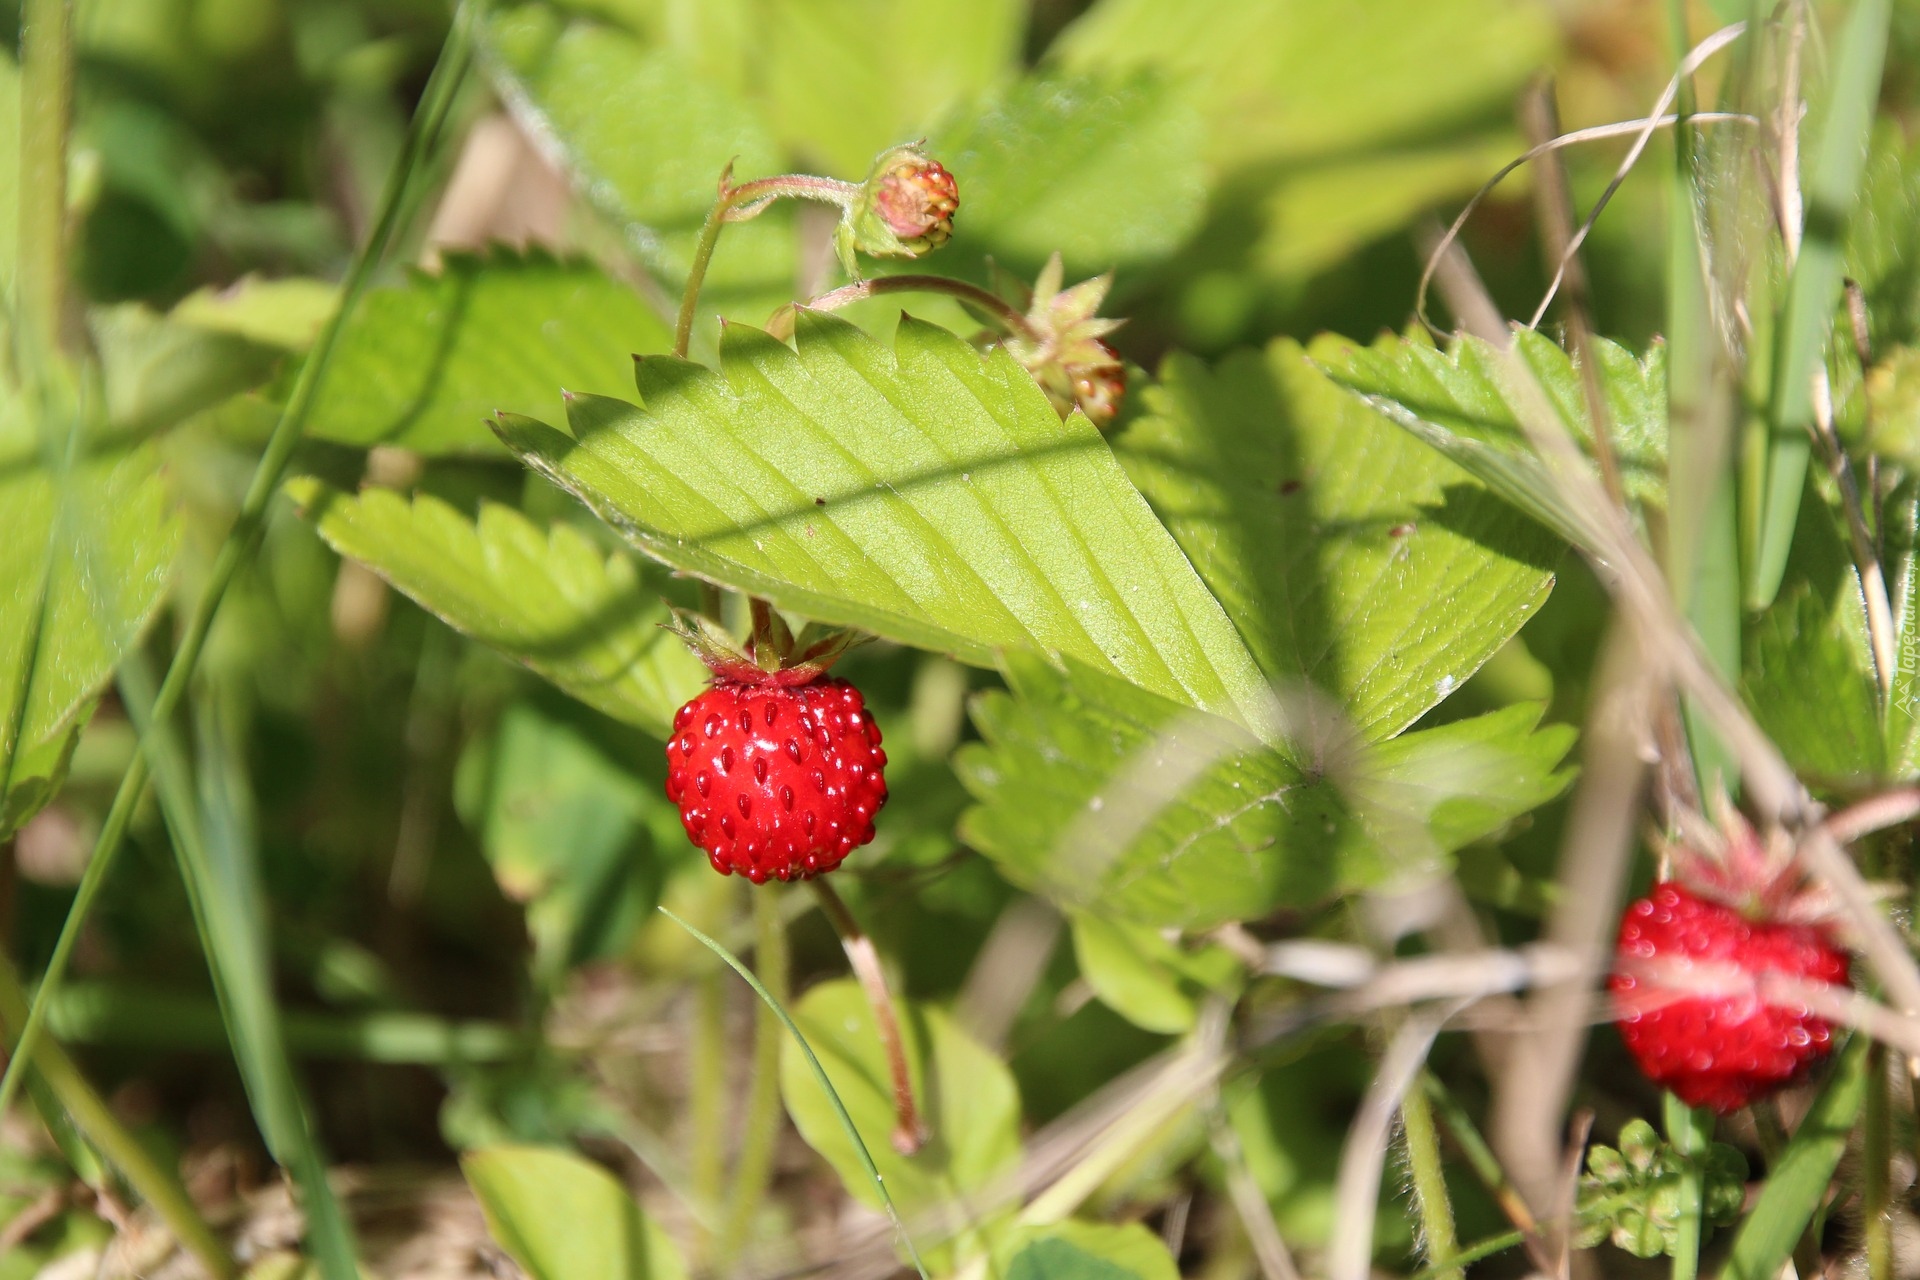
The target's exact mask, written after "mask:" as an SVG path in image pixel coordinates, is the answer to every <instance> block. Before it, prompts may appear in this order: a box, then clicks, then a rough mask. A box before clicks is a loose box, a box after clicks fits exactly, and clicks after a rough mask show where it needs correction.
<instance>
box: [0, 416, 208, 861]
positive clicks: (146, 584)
mask: <svg viewBox="0 0 1920 1280" xmlns="http://www.w3.org/2000/svg"><path fill="white" fill-rule="evenodd" d="M26 412H27V411H26V406H25V405H23V404H21V403H20V402H19V401H18V400H16V399H14V397H13V394H12V392H11V390H10V389H9V388H7V387H6V385H5V383H4V382H3V381H0V512H5V513H6V530H7V532H6V536H4V537H0V583H5V584H7V589H6V590H5V591H0V765H6V766H7V773H8V774H9V775H10V777H11V785H9V786H8V787H7V792H8V794H7V795H6V796H5V797H4V799H3V801H0V837H4V835H5V834H6V832H7V830H8V829H9V827H10V826H11V825H15V824H18V823H20V822H24V821H25V820H26V819H27V818H28V817H29V816H31V814H32V811H33V810H34V809H37V808H38V807H39V806H40V805H42V804H44V803H46V801H47V800H48V799H50V798H51V797H52V793H53V790H54V788H55V786H56V785H57V784H58V782H59V779H60V777H61V776H62V775H63V774H64V772H65V764H66V759H67V756H68V754H69V753H70V752H71V751H72V749H73V744H74V734H75V733H77V731H78V727H79V725H80V724H81V723H82V722H83V721H84V720H85V718H86V716H87V714H88V712H89V711H90V709H91V707H92V705H93V700H94V697H95V695H96V694H98V693H99V691H100V689H101V687H102V686H103V685H105V684H106V682H107V681H108V680H109V679H111V678H112V676H113V672H114V669H115V668H116V667H118V666H119V665H120V660H121V658H122V657H123V656H124V655H125V654H126V652H127V651H128V649H130V648H131V647H132V646H133V645H134V643H135V642H136V641H137V640H138V639H139V636H140V633H141V632H142V631H143V630H144V629H145V627H146V625H147V622H148V621H149V619H151V618H152V617H153V614H154V612H155V610H157V609H158V608H159V607H160V602H161V600H162V599H163V598H164V596H165V594H166V589H167V580H168V577H169V575H170V573H171V571H172V567H173V560H174V556H175V553H176V552H177V550H178V548H179V545H180V525H179V522H178V520H177V519H176V518H175V516H174V511H173V502H172V497H171V495H170V494H169V492H168V488H167V484H166V480H165V478H164V477H163V475H162V474H161V470H160V458H159V455H158V453H157V451H156V450H155V449H154V447H153V446H152V444H150V443H141V442H139V441H135V440H131V439H128V438H126V437H118V438H106V439H101V440H97V441H91V442H87V443H86V444H84V445H83V446H82V450H83V452H82V453H81V456H79V457H77V458H75V459H73V460H71V461H70V462H67V461H62V462H60V463H59V464H58V466H57V467H56V466H52V465H48V463H47V461H46V459H44V458H42V457H41V456H40V455H39V451H38V446H37V444H36V434H37V433H36V431H35V429H34V426H33V424H32V423H31V422H30V421H29V420H28V418H27V416H26ZM43 587H44V590H43ZM23 698H24V705H23V704H22V699H23ZM15 725H18V737H17V742H16V743H15V759H14V760H13V761H8V760H7V759H6V756H7V751H6V747H7V741H8V737H9V735H12V734H13V733H14V731H15V730H14V726H15ZM22 784H24V789H23V786H22Z"/></svg>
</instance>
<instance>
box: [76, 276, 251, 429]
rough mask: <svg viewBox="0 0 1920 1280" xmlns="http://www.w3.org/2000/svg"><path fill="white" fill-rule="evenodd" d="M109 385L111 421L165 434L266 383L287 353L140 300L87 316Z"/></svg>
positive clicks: (108, 396) (101, 308) (114, 423)
mask: <svg viewBox="0 0 1920 1280" xmlns="http://www.w3.org/2000/svg"><path fill="white" fill-rule="evenodd" d="M88 324H89V328H90V329H91V330H92V332H93V340H94V344H95V346H96V347H97V348H98V350H99V352H100V368H101V374H102V377H103V379H104V381H105V383H106V395H107V420H108V422H109V423H110V424H111V425H112V426H113V427H114V428H115V429H119V430H127V431H134V432H152V431H162V430H165V429H166V428H168V427H171V426H175V425H176V424H178V423H181V422H184V421H185V420H186V419H188V418H190V417H192V416H193V415H194V414H196V413H198V412H200V411H201V410H203V409H210V408H212V407H213V406H215V405H217V404H219V403H220V402H222V401H223V400H226V399H228V398H229V397H231V396H235V395H238V394H239V393H240V392H242V391H246V390H248V389H250V388H253V387H257V386H259V385H261V384H262V383H264V382H266V381H267V379H268V377H269V376H270V375H271V374H272V372H273V370H274V368H275V367H276V366H277V364H278V363H279V360H280V357H281V353H280V352H279V351H276V350H274V349H273V348H271V347H264V346H260V345H258V344H256V343H253V342H250V341H247V340H246V339H244V338H240V337H236V336H234V335H231V334H225V333H215V332H211V331H209V330H206V329H200V328H196V327H194V326H191V325H185V324H179V323H177V322H175V321H174V320H173V319H172V318H171V317H168V316H161V315H156V314H155V313H154V312H152V311H149V310H148V309H147V308H145V307H143V306H141V305H140V304H138V303H123V304H121V305H118V306H102V307H95V308H94V309H93V310H92V312H91V314H90V315H89V316H88Z"/></svg>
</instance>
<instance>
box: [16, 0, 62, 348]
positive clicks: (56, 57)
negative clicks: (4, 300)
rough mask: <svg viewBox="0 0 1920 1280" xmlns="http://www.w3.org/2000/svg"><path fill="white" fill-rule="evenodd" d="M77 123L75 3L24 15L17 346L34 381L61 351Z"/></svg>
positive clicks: (45, 3)
mask: <svg viewBox="0 0 1920 1280" xmlns="http://www.w3.org/2000/svg"><path fill="white" fill-rule="evenodd" d="M72 120H73V4H72V0H26V4H25V5H24V6H23V8H22V9H21V12H20V170H19V177H20V191H19V196H20V221H19V246H20V251H19V264H18V268H17V270H18V278H17V281H16V284H17V286H18V298H19V311H18V316H19V320H20V333H19V338H20V340H21V342H22V345H23V347H24V348H25V350H26V353H27V360H26V361H25V364H26V367H27V369H28V370H29V371H33V380H34V381H35V382H38V381H40V380H41V379H42V377H43V374H42V372H40V371H43V370H44V369H45V367H46V362H47V361H49V360H52V359H53V358H54V353H55V352H57V351H58V350H59V348H60V345H61V343H60V334H61V329H62V325H63V321H64V317H65V313H66V298H67V131H68V129H69V127H70V126H71V124H72Z"/></svg>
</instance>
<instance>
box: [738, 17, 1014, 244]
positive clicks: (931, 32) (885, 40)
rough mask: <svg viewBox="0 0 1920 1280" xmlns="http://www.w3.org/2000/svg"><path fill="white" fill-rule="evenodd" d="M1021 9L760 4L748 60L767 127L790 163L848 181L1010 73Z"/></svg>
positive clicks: (941, 157) (936, 154) (942, 157)
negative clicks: (753, 64)
mask: <svg viewBox="0 0 1920 1280" xmlns="http://www.w3.org/2000/svg"><path fill="white" fill-rule="evenodd" d="M1026 8H1027V6H1026V5H1025V4H1024V3H1023V2H1022V0H922V2H921V3H916V4H910V5H903V4H897V3H894V0H774V2H773V3H770V4H764V5H762V6H760V8H759V11H758V14H757V17H758V18H759V22H758V23H756V32H755V37H756V39H755V43H756V50H755V53H756V55H757V57H756V61H757V62H758V64H759V75H758V76H757V77H756V79H757V80H758V81H759V90H760V94H761V96H762V97H763V98H764V101H765V110H766V116H767V119H768V120H771V121H773V122H774V125H775V128H776V129H777V130H778V131H779V134H780V138H781V140H782V141H783V142H785V143H786V144H787V146H788V147H789V148H791V149H792V150H793V152H794V153H795V154H797V155H801V156H804V157H807V158H808V161H809V163H816V164H823V165H825V166H826V167H827V169H828V171H829V172H832V173H835V174H837V175H839V176H842V177H848V178H853V179H855V180H858V179H859V178H861V177H864V176H865V175H866V168H867V165H868V164H869V163H870V162H871V161H872V159H873V157H874V156H875V155H877V154H879V153H880V152H881V151H882V150H884V149H885V148H887V147H890V146H892V145H893V144H895V143H898V142H908V141H911V140H912V139H914V138H916V137H920V136H923V135H924V134H925V132H926V129H927V126H928V125H930V124H932V123H933V122H934V121H935V120H937V119H938V118H939V117H940V116H941V115H942V114H944V113H945V112H946V111H948V110H949V109H950V108H952V107H953V106H955V105H956V104H958V103H961V102H965V101H967V100H968V99H969V98H971V97H972V96H973V95H974V94H976V93H977V92H979V91H980V90H982V89H984V88H987V87H988V86H990V85H992V84H993V83H994V82H995V81H997V80H1000V79H1002V78H1003V77H1005V76H1007V75H1008V74H1009V73H1011V72H1012V71H1013V70H1014V68H1015V66H1016V65H1017V60H1018V58H1019V55H1020V38H1021V35H1022V34H1023V28H1024V26H1025V19H1026ZM933 154H934V155H935V156H936V158H939V159H941V160H943V161H944V160H945V157H944V156H941V155H940V153H939V152H934V153H933ZM956 172H958V171H957V170H956ZM963 190H964V189H963ZM963 207H964V205H963Z"/></svg>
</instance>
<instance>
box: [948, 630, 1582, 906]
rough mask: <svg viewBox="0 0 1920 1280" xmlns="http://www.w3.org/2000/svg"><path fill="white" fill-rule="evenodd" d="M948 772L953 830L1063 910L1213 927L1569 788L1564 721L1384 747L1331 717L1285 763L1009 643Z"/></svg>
mask: <svg viewBox="0 0 1920 1280" xmlns="http://www.w3.org/2000/svg"><path fill="white" fill-rule="evenodd" d="M1005 672H1006V676H1007V682H1008V684H1009V685H1010V686H1011V689H1012V692H1011V693H990V694H986V695H983V696H982V697H980V698H979V699H977V700H976V701H975V703H974V722H975V724H976V725H977V726H978V727H979V729H980V733H981V737H982V738H983V739H984V742H983V743H981V744H977V745H971V746H967V747H963V748H962V749H961V751H960V753H959V755H958V756H957V757H956V759H955V768H956V770H957V771H958V772H959V774H960V776H961V779H962V781H964V782H965V783H966V784H967V789H968V790H969V791H971V792H972V793H973V796H974V799H975V800H976V801H978V804H977V805H976V806H975V807H974V808H972V809H970V810H968V812H967V814H966V815H965V817H964V818H963V819H962V821H961V828H960V830H961V836H962V838H963V839H965V840H966V841H967V842H968V843H969V844H971V845H972V846H973V847H974V848H976V849H978V850H980V852H981V853H983V854H985V855H986V856H987V857H988V858H990V859H992V860H993V862H994V864H995V865H996V866H997V867H998V868H999V870H1000V872H1001V874H1003V875H1005V876H1006V877H1007V878H1008V879H1010V880H1012V881H1013V882H1014V883H1015V884H1018V885H1020V886H1021V887H1023V888H1026V889H1030V890H1032V891H1034V892H1037V893H1041V894H1043V895H1045V896H1046V897H1048V898H1049V899H1051V900H1053V901H1054V902H1055V903H1057V904H1059V905H1060V906H1061V907H1063V908H1064V909H1067V910H1070V911H1072V910H1097V911H1101V912H1104V913H1107V914H1109V915H1112V916H1114V917H1117V918H1121V919H1126V920H1132V921H1137V922H1139V923H1142V924H1151V925H1164V926H1179V927H1183V928H1189V929H1202V928H1208V927H1211V926H1213V925H1218V924H1221V923H1224V922H1225V921H1228V920H1242V919H1248V918H1251V917H1254V916H1258V915H1262V914H1265V913H1266V912H1268V911H1271V910H1273V909H1275V908H1276V907H1280V906H1290V907H1302V906H1309V905H1312V904H1314V903H1318V902H1321V901H1323V900H1325V899H1327V898H1329V897H1332V896H1333V895H1335V894H1337V893H1342V892H1348V891H1351V890H1354V889H1358V888H1364V887H1369V886H1374V885H1379V884H1384V883H1390V882H1392V881H1394V880H1396V879H1399V878H1402V877H1407V876H1414V875H1418V874H1425V873H1430V872H1431V871H1432V870H1434V869H1435V867H1436V864H1437V863H1438V862H1439V861H1440V859H1441V857H1442V855H1444V854H1445V853H1447V852H1450V851H1451V850H1453V849H1456V848H1458V847H1459V846H1461V845H1462V844H1465V843H1467V842H1468V841H1470V840H1474V839H1478V838H1480V837H1481V836H1484V835H1487V834H1489V833H1490V832H1492V831H1495V830H1497V829H1498V828H1499V827H1501V826H1502V825H1504V824H1505V823H1506V822H1508V821H1509V820H1511V819H1512V818H1514V817H1516V816H1518V815H1519V814H1522V813H1525V812H1526V811H1527V810H1529V809H1532V808H1534V807H1535V806H1537V805H1539V804H1542V803H1544V802H1546V801H1547V800H1549V799H1551V798H1553V797H1554V796H1555V795H1557V794H1558V793H1559V792H1560V791H1561V790H1562V789H1563V788H1564V786H1565V785H1566V782H1567V779H1568V776H1569V775H1568V774H1566V773H1564V772H1560V771H1559V766H1560V761H1561V759H1562V757H1563V756H1564V755H1565V754H1566V752H1567V749H1568V748H1569V747H1570V746H1571V744H1572V741H1573V737H1574V733H1573V730H1571V729H1569V728H1561V727H1550V728H1546V729H1539V730H1536V729H1535V728H1534V725H1535V722H1536V720H1537V718H1538V711H1537V709H1535V708H1530V707H1526V706H1516V707H1509V708H1507V709H1505V710H1503V711H1499V712H1495V713H1493V714H1491V715H1485V716H1480V717H1477V718H1475V719H1470V720H1462V721H1456V722H1454V723H1452V724H1448V725H1444V726H1442V727H1440V728H1436V729H1428V730H1424V731H1422V732H1419V733H1410V734H1405V735H1403V736H1401V737H1399V738H1397V739H1394V740H1392V741H1389V742H1385V743H1381V744H1378V745H1368V744H1366V743H1364V742H1363V741H1361V740H1359V739H1357V738H1351V737H1343V736H1342V735H1341V734H1340V733H1339V731H1338V730H1337V729H1335V728H1333V727H1332V726H1325V725H1322V726H1317V727H1315V726H1304V725H1303V726H1302V728H1311V729H1313V731H1314V733H1315V734H1317V737H1304V736H1303V739H1302V740H1303V742H1306V743H1307V744H1308V751H1309V758H1307V759H1303V760H1301V761H1300V762H1298V763H1294V762H1290V761H1289V760H1288V759H1287V758H1285V757H1283V756H1282V755H1280V754H1278V753H1277V752H1275V751H1273V750H1271V749H1269V748H1266V747H1263V746H1261V745H1260V744H1259V743H1257V742H1255V741H1254V740H1253V738H1252V737H1251V736H1250V735H1248V734H1247V733H1246V732H1245V731H1244V730H1242V729H1240V728H1238V727H1237V726H1235V725H1233V724H1231V723H1229V722H1227V721H1225V720H1221V719H1219V718H1217V717H1214V716H1209V715H1206V714H1205V713H1202V712H1196V711H1191V710H1187V709H1184V708H1182V707H1180V706H1179V705H1178V704H1176V703H1173V702H1171V701H1168V700H1167V699H1164V698H1161V697H1158V696H1156V695H1154V694H1151V693H1148V692H1147V691H1145V690H1143V689H1139V688H1134V687H1130V686H1128V685H1126V684H1125V683H1123V682H1121V681H1119V680H1116V679H1114V678H1113V677H1111V676H1109V675H1105V674H1102V673H1098V672H1095V671H1092V670H1089V669H1087V668H1085V667H1081V666H1078V665H1074V664H1070V665H1069V666H1068V668H1067V670H1065V671H1060V670H1056V669H1055V668H1052V667H1050V666H1048V665H1047V664H1045V663H1044V662H1041V661H1039V660H1038V659H1031V658H1021V657H1015V656H1014V655H1008V657H1007V659H1006V663H1005Z"/></svg>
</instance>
